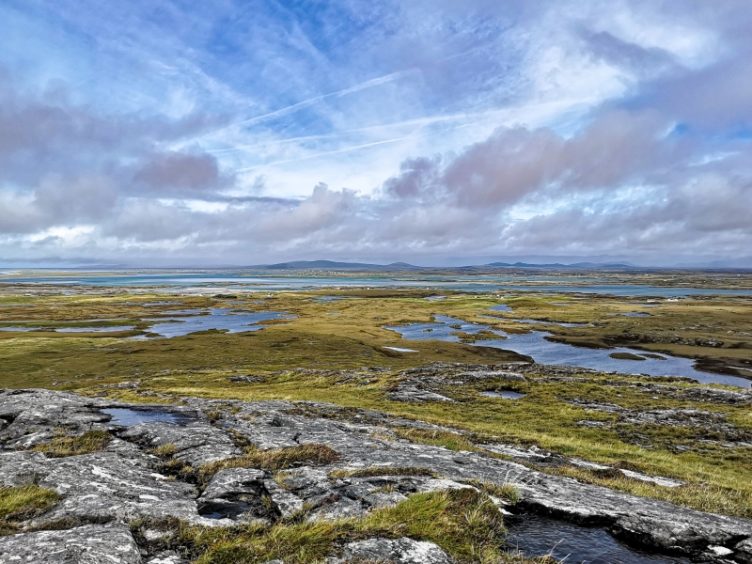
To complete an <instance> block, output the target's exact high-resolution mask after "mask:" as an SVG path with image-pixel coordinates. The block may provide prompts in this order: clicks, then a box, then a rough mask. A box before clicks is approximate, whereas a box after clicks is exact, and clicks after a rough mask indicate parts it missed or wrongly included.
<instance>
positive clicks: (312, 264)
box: [248, 260, 635, 272]
mask: <svg viewBox="0 0 752 564" xmlns="http://www.w3.org/2000/svg"><path fill="white" fill-rule="evenodd" d="M248 268H253V269H261V270H324V271H326V270H331V271H335V270H338V271H342V270H352V271H360V272H399V271H425V270H455V271H468V270H488V269H497V268H562V269H630V268H635V267H634V266H632V265H630V264H626V263H597V262H578V263H574V264H563V263H547V264H540V263H529V262H515V263H508V262H491V263H488V264H482V265H467V266H456V267H452V266H450V267H443V266H416V265H414V264H409V263H407V262H393V263H390V264H374V263H368V262H343V261H334V260H295V261H289V262H278V263H274V264H260V265H255V266H251V267H248Z"/></svg>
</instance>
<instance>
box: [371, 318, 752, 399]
mask: <svg viewBox="0 0 752 564" xmlns="http://www.w3.org/2000/svg"><path fill="white" fill-rule="evenodd" d="M386 329H390V330H392V331H396V332H397V333H399V334H400V335H401V336H402V338H403V339H407V340H438V341H447V342H454V343H456V342H459V341H460V337H459V335H458V334H459V333H470V334H474V333H479V332H481V331H492V332H494V333H496V334H498V335H499V336H500V337H505V338H500V339H490V340H481V341H476V342H475V343H473V344H475V345H478V346H484V347H494V348H498V349H504V350H508V351H513V352H516V353H519V354H523V355H526V356H531V357H533V359H535V361H536V362H538V363H540V364H554V365H556V364H559V365H567V366H577V367H581V368H590V369H593V370H600V371H604V372H621V373H623V374H647V375H650V376H685V377H689V378H693V379H695V380H697V381H698V382H702V383H704V384H728V385H730V386H738V387H741V388H749V387H751V386H752V381H750V380H747V379H745V378H740V377H737V376H730V375H726V374H713V373H711V372H702V371H700V370H697V369H695V368H694V361H693V360H692V359H690V358H683V357H677V356H670V355H667V354H661V355H653V354H652V353H647V352H645V351H640V350H638V349H630V348H627V347H615V348H611V349H591V348H586V347H575V346H573V345H568V344H566V343H557V342H555V341H549V340H548V339H546V337H548V336H550V335H551V333H548V332H546V331H530V332H528V333H508V334H507V333H504V332H503V331H499V330H495V329H492V328H491V327H489V326H487V325H481V324H477V323H467V322H465V321H462V320H461V319H455V318H453V317H449V316H446V315H436V316H434V322H433V323H411V324H408V325H402V326H392V327H386ZM612 355H617V358H613V356H612ZM632 357H634V358H636V357H639V358H640V360H635V359H634V358H632Z"/></svg>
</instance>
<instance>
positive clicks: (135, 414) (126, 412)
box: [102, 407, 195, 427]
mask: <svg viewBox="0 0 752 564" xmlns="http://www.w3.org/2000/svg"><path fill="white" fill-rule="evenodd" d="M102 413H106V414H107V415H110V416H111V417H112V419H111V420H110V422H111V423H113V424H115V425H122V426H123V427H132V426H133V425H138V424H140V423H171V424H173V425H181V426H182V425H187V424H188V423H190V422H191V421H194V420H195V417H192V416H191V415H188V414H186V413H179V412H175V411H170V410H168V409H163V408H159V407H143V408H127V407H110V408H107V409H103V410H102Z"/></svg>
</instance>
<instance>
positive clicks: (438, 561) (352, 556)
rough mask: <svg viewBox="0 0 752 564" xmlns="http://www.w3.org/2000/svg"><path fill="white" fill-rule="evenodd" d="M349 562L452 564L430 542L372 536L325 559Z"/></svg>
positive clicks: (334, 562) (335, 563)
mask: <svg viewBox="0 0 752 564" xmlns="http://www.w3.org/2000/svg"><path fill="white" fill-rule="evenodd" d="M349 562H394V563H396V564H452V559H451V558H449V556H447V554H446V552H444V551H443V550H442V549H441V548H439V546H437V545H436V544H434V543H432V542H426V541H416V540H413V539H409V538H407V537H402V538H399V539H382V538H374V539H367V540H362V541H357V542H351V543H348V544H346V545H345V547H344V549H343V550H342V554H341V556H338V557H331V558H328V559H327V564H344V563H349Z"/></svg>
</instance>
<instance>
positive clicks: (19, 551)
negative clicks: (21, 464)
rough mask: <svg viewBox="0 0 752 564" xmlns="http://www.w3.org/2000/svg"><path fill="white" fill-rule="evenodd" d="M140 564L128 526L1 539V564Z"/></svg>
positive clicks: (90, 527) (20, 535)
mask: <svg viewBox="0 0 752 564" xmlns="http://www.w3.org/2000/svg"><path fill="white" fill-rule="evenodd" d="M22 563H23V564H73V563H76V564H113V563H118V564H141V554H140V552H139V550H138V546H136V543H135V542H134V540H133V537H132V536H131V533H130V531H129V529H128V527H127V526H125V525H85V526H83V527H75V528H73V529H67V530H64V531H39V532H35V533H22V534H19V535H13V536H9V537H0V564H22Z"/></svg>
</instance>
